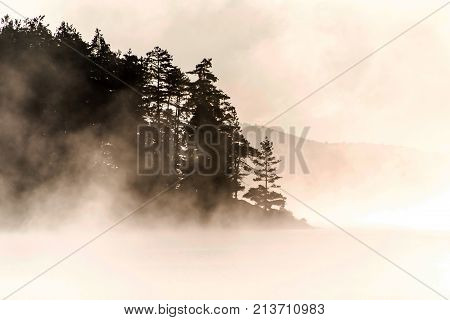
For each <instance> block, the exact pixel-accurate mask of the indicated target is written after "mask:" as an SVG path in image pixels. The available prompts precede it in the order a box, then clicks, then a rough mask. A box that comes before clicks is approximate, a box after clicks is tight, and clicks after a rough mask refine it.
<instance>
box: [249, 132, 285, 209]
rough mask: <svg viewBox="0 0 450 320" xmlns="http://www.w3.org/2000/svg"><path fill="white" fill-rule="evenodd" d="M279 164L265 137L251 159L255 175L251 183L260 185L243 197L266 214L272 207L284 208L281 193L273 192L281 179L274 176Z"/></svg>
mask: <svg viewBox="0 0 450 320" xmlns="http://www.w3.org/2000/svg"><path fill="white" fill-rule="evenodd" d="M279 162H280V160H276V158H275V156H274V155H273V142H271V141H270V140H269V139H268V138H267V137H266V138H265V139H264V141H262V142H261V144H260V149H259V150H258V153H257V155H256V157H254V158H253V163H254V174H255V178H254V179H253V181H256V182H259V183H261V184H259V185H258V186H257V187H254V188H250V189H249V190H248V192H247V193H246V194H245V195H244V197H245V198H248V199H250V200H251V201H254V202H255V204H256V205H257V206H259V207H261V208H263V209H264V210H265V211H267V212H270V211H271V210H272V207H273V206H278V207H279V208H284V205H285V201H286V198H285V197H284V196H283V195H282V194H281V193H278V192H276V191H275V190H274V189H277V188H279V187H280V186H279V185H277V184H276V181H277V180H279V179H281V177H280V176H278V175H277V174H276V165H277V164H278V163H279Z"/></svg>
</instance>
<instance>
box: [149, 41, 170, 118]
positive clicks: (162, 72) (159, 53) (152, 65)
mask: <svg viewBox="0 0 450 320" xmlns="http://www.w3.org/2000/svg"><path fill="white" fill-rule="evenodd" d="M145 63H146V71H147V72H146V77H145V85H144V92H143V93H144V96H145V102H146V107H147V110H148V117H149V119H152V120H153V121H154V123H155V124H157V125H161V124H162V123H163V119H162V111H163V109H162V108H163V104H164V103H165V102H167V101H168V99H169V91H168V89H169V88H168V87H169V84H168V77H169V73H170V70H171V69H172V67H173V66H172V56H171V55H170V54H169V53H168V52H167V50H164V49H161V48H160V47H155V48H154V49H153V50H152V51H150V52H148V53H147V56H146V58H145Z"/></svg>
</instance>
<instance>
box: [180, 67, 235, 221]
mask: <svg viewBox="0 0 450 320" xmlns="http://www.w3.org/2000/svg"><path fill="white" fill-rule="evenodd" d="M211 68H212V63H211V59H203V60H202V62H201V63H199V64H198V65H196V67H195V69H194V70H193V71H191V72H188V73H189V74H194V75H196V76H197V79H196V80H195V81H193V82H192V83H191V85H190V97H189V99H188V101H187V103H186V106H187V107H188V108H189V109H190V110H192V112H193V115H192V118H191V119H190V121H189V126H188V130H187V135H188V137H189V141H190V142H191V144H190V147H189V148H188V154H187V159H186V160H187V165H185V169H186V170H187V172H188V173H189V174H191V175H192V176H191V177H190V178H189V182H188V183H189V189H192V190H193V191H194V192H195V193H196V194H197V200H198V202H199V206H200V207H201V208H203V209H204V211H205V212H207V211H209V210H210V209H212V208H213V207H214V206H215V204H217V203H218V202H219V201H221V200H224V199H227V198H231V195H232V191H231V190H232V189H231V185H232V183H231V177H230V173H231V172H230V170H229V168H230V163H229V162H228V158H227V145H228V141H227V136H226V133H225V132H224V131H223V130H222V129H223V127H224V126H226V122H225V119H226V113H227V112H226V109H225V108H224V101H227V100H228V99H229V97H228V96H227V95H226V94H224V93H223V92H222V91H221V90H220V89H218V88H217V87H216V85H215V83H216V82H217V80H218V79H217V77H216V76H215V75H214V74H213V73H212V72H211Z"/></svg>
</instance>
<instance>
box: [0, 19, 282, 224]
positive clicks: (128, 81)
mask: <svg viewBox="0 0 450 320" xmlns="http://www.w3.org/2000/svg"><path fill="white" fill-rule="evenodd" d="M0 71H1V73H2V74H3V76H2V77H1V80H0V112H1V115H2V120H1V129H0V135H1V136H0V148H1V151H2V155H1V156H0V164H1V168H0V174H1V176H2V177H3V178H4V179H7V181H8V184H9V186H10V188H11V190H12V192H13V193H14V194H15V195H16V196H18V197H19V196H20V195H22V194H26V193H27V192H29V191H30V190H33V189H34V188H38V187H39V186H41V185H43V184H45V183H48V182H49V181H53V180H57V179H58V178H59V177H60V176H61V175H66V174H67V172H71V173H73V174H74V176H75V175H76V174H77V173H78V172H86V171H88V170H91V172H92V171H95V172H96V173H98V174H102V175H104V176H109V177H114V175H117V174H118V173H119V172H120V174H121V175H122V176H124V177H125V181H126V184H127V186H128V188H129V189H130V190H133V192H134V193H136V194H139V195H141V196H142V197H146V196H149V195H150V194H151V193H152V192H154V191H157V190H159V189H160V188H163V187H168V186H171V185H174V188H173V189H174V191H173V192H178V193H182V194H185V195H187V196H188V197H192V198H193V199H194V200H195V203H196V204H197V205H198V206H199V207H200V208H201V209H202V211H203V212H205V215H207V214H208V212H209V211H210V210H211V209H213V208H214V207H215V206H216V205H217V204H218V203H223V202H226V201H232V200H231V199H237V198H238V193H239V192H243V197H245V198H247V199H249V200H251V201H252V202H254V203H255V204H256V205H257V206H259V207H260V208H262V209H264V210H265V211H267V212H272V211H274V210H276V209H280V208H284V205H285V198H284V197H283V196H282V195H281V194H280V193H279V192H278V191H277V189H278V188H279V186H278V185H277V184H276V181H277V180H278V179H280V177H279V176H278V175H277V174H276V166H277V163H278V160H276V157H275V156H274V154H273V144H272V142H271V141H269V140H268V139H267V138H266V139H265V140H264V141H263V142H262V143H261V145H260V146H259V148H254V147H252V146H251V145H250V143H249V142H248V141H247V139H246V138H245V137H244V135H243V133H242V128H241V125H240V122H239V118H238V115H237V111H236V108H235V107H234V106H233V104H232V103H231V100H230V97H229V96H228V95H227V94H226V93H225V92H223V91H222V90H221V89H220V88H219V87H218V86H217V81H218V78H217V77H216V76H215V75H214V74H213V72H212V60H211V59H203V60H202V61H201V62H200V63H199V64H197V65H196V66H195V68H194V69H193V70H191V71H188V72H184V71H182V70H181V69H180V68H179V67H177V66H176V65H175V64H174V62H173V57H172V56H171V55H170V53H169V52H168V51H167V50H164V49H162V48H160V47H155V48H154V49H153V50H151V51H150V52H148V53H147V54H146V55H144V56H137V55H135V54H134V53H133V52H132V51H131V50H128V51H127V52H126V53H122V52H120V51H117V52H115V51H113V50H112V49H111V47H110V45H109V44H108V43H107V41H106V40H105V38H104V36H103V35H102V33H101V32H100V30H98V29H97V30H95V34H94V37H93V39H92V40H91V41H89V42H86V41H84V40H83V38H82V36H81V34H80V33H79V32H78V31H77V30H76V29H75V27H74V26H72V25H70V24H68V23H66V22H63V23H61V25H60V26H59V27H58V28H57V29H56V31H55V32H51V31H50V30H49V28H48V25H46V24H45V22H44V17H43V16H40V17H37V18H33V19H25V20H14V19H11V18H9V17H8V16H6V17H4V18H3V19H2V21H1V25H0ZM150 126H152V127H153V128H157V131H158V132H157V133H158V139H159V140H160V141H159V142H160V143H162V144H165V143H170V145H171V147H170V148H165V149H164V148H162V150H165V151H163V153H162V154H160V157H161V158H162V160H163V161H162V163H170V166H171V170H170V171H169V172H164V173H160V174H156V175H143V174H139V172H137V171H136V165H137V163H139V161H141V160H142V159H140V156H142V155H140V154H139V153H137V152H136V146H137V140H139V141H141V140H142V139H143V137H139V136H137V135H139V132H137V128H143V127H144V128H145V127H150ZM144 131H145V130H144ZM144 131H143V132H144ZM137 138H139V139H137ZM192 141H195V143H192ZM80 142H81V145H83V146H85V145H88V148H87V149H82V150H80V149H79V148H78V146H79V145H80ZM84 142H86V143H84ZM147 142H148V141H144V142H143V143H144V144H145V143H147ZM211 148H212V149H213V150H211ZM168 150H170V151H168ZM205 150H210V151H211V152H205ZM80 152H97V153H98V154H99V155H100V157H99V158H98V160H97V161H96V162H95V163H94V164H93V165H92V166H90V167H89V166H88V164H87V163H83V162H81V163H80V161H73V159H74V158H76V159H79V154H77V153H80ZM212 154H214V155H216V157H213V156H212ZM150 156H151V154H150ZM207 170H211V172H212V173H211V174H204V173H205V172H206V171H207ZM249 174H253V175H254V181H256V182H257V183H258V185H257V187H251V188H249V189H248V190H247V192H245V189H246V187H245V184H244V183H243V180H244V179H245V177H246V176H248V175H249Z"/></svg>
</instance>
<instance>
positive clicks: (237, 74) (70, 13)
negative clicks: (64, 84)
mask: <svg viewBox="0 0 450 320" xmlns="http://www.w3.org/2000/svg"><path fill="white" fill-rule="evenodd" d="M4 2H6V3H8V4H9V5H10V6H12V7H13V8H15V9H16V10H17V11H19V12H20V13H22V14H23V15H25V16H30V17H32V16H36V15H39V14H44V15H45V16H46V21H47V22H48V23H49V24H50V26H51V29H52V30H54V29H55V28H56V26H57V25H58V24H59V22H60V21H62V20H66V21H68V22H70V23H73V24H74V25H75V26H76V27H77V29H78V30H79V31H80V32H81V33H82V34H83V36H84V37H85V39H86V40H89V39H90V38H91V37H92V35H93V31H94V29H95V28H96V27H98V28H100V29H101V30H102V32H103V33H104V35H105V38H106V39H107V41H109V42H110V43H111V45H112V48H113V49H114V50H117V49H121V50H122V51H126V50H127V49H128V48H132V49H133V50H134V52H135V53H137V54H140V55H142V54H145V52H147V51H149V50H151V49H152V48H153V47H154V46H156V45H158V46H161V47H163V48H166V49H168V50H169V51H170V53H171V54H173V56H174V61H175V63H176V64H178V65H179V66H180V67H182V68H183V69H184V70H185V71H188V70H191V69H192V68H193V67H194V65H195V64H196V63H198V62H199V61H200V60H201V59H202V58H203V57H211V58H213V63H214V72H215V73H216V74H217V75H218V77H219V79H220V83H219V85H220V87H221V88H222V89H224V90H225V91H226V92H227V93H228V94H229V95H230V96H231V98H232V101H233V103H234V104H235V105H236V107H237V108H238V112H239V115H240V118H241V122H247V123H251V124H264V123H266V122H268V121H270V120H271V119H272V118H273V117H274V116H276V115H277V114H278V113H280V112H282V111H283V110H284V109H286V108H287V107H289V106H290V105H292V104H294V103H295V102H297V101H298V100H300V99H301V98H303V97H304V96H306V95H308V94H309V93H310V92H311V91H313V90H315V89H317V88H318V87H319V86H321V85H322V84H323V83H325V82H327V81H328V80H330V79H331V78H333V77H334V76H336V75H337V74H339V73H340V72H341V71H343V70H345V69H346V68H348V67H349V66H351V65H352V64H353V63H355V62H356V61H358V60H359V59H361V58H363V57H364V56H366V55H367V54H369V53H370V52H371V51H373V50H374V49H376V48H378V47H379V46H380V45H382V44H383V43H385V42H387V41H389V40H390V39H392V38H393V37H394V36H396V35H397V34H399V33H400V32H402V31H404V30H405V29H406V28H408V27H409V26H411V25H412V24H414V23H415V22H417V21H418V20H420V19H421V18H423V17H425V16H426V15H427V14H429V13H430V12H432V11H433V10H435V9H437V8H438V7H439V6H441V5H443V4H444V3H445V1H442V0H440V1H436V0H427V1H423V0H422V1H417V0H413V1H395V2H393V1H385V0H383V1H362V0H341V1H330V0H326V1H277V0H271V1H265V0H263V1H234V0H220V1H198V0H191V1H150V0H136V1H130V2H125V1H117V0H112V1H91V0H77V1H54V0H34V1H30V0H14V1H12V0H4ZM0 13H1V14H2V15H4V14H10V15H11V16H12V17H18V16H17V15H16V14H14V13H11V12H10V11H9V10H8V9H6V8H4V7H3V6H0ZM449 40H450V6H448V7H446V8H445V9H443V10H441V11H440V12H438V13H436V14H435V15H434V16H432V17H431V18H429V19H428V20H426V21H425V22H423V23H422V24H420V25H419V26H418V27H416V28H414V29H413V30H411V31H410V32H408V33H406V34H405V35H404V36H402V37H400V38H399V39H397V40H396V41H394V42H393V43H392V44H390V45H389V46H387V47H386V48H384V49H383V50H381V51H379V52H378V53H377V54H375V55H374V56H372V57H371V58H369V59H368V60H367V61H365V62H363V63H362V64H361V65H359V66H357V67H356V68H354V69H353V70H351V71H350V72H348V73H347V74H345V75H344V76H343V77H341V78H339V79H338V80H337V81H335V82H333V83H332V84H331V85H329V86H328V87H326V88H325V89H323V90H321V91H320V92H319V93H317V94H316V95H314V96H313V97H311V98H310V99H308V100H307V101H305V102H304V103H302V104H301V105H299V106H298V107H296V108H294V109H293V110H292V111H290V112H289V113H287V114H285V115H283V116H282V117H280V118H279V119H277V120H276V121H274V122H272V123H271V124H270V125H274V126H282V127H285V128H286V127H289V126H295V127H298V128H299V129H300V128H301V127H302V126H311V131H310V135H309V138H312V139H316V140H320V141H330V142H333V141H346V142H375V143H384V144H395V145H404V146H412V147H416V148H420V149H425V150H445V151H450V143H448V141H449V138H450V127H449V126H448V122H449V120H450V110H449V107H450V106H449V103H450V90H449V83H450V64H449V58H450V41H449ZM299 131H300V130H298V131H297V132H299Z"/></svg>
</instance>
